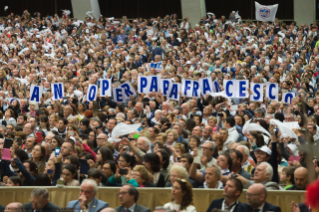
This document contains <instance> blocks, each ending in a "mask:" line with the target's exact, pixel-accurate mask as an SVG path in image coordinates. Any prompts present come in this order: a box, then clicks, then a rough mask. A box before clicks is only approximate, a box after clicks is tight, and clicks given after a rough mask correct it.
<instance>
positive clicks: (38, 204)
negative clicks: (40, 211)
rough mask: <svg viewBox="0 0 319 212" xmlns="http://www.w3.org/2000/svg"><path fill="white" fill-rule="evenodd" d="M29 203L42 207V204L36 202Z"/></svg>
mask: <svg viewBox="0 0 319 212" xmlns="http://www.w3.org/2000/svg"><path fill="white" fill-rule="evenodd" d="M29 202H30V203H31V204H36V205H37V206H38V207H40V206H41V205H42V203H38V202H34V201H32V200H31V199H29Z"/></svg>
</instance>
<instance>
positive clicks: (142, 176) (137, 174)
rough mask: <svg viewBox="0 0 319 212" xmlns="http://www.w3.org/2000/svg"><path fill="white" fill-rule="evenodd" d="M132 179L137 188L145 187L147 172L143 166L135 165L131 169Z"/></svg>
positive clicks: (147, 177)
mask: <svg viewBox="0 0 319 212" xmlns="http://www.w3.org/2000/svg"><path fill="white" fill-rule="evenodd" d="M132 176H133V178H134V179H135V180H136V182H137V183H138V185H139V186H141V185H146V184H147V183H148V182H149V181H150V178H149V172H148V171H147V169H146V167H145V166H143V165H137V166H135V167H134V169H133V174H132Z"/></svg>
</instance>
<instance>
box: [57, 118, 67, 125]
mask: <svg viewBox="0 0 319 212" xmlns="http://www.w3.org/2000/svg"><path fill="white" fill-rule="evenodd" d="M59 121H63V124H64V125H68V123H69V121H68V120H67V119H66V118H60V120H59Z"/></svg>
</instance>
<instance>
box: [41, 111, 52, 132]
mask: <svg viewBox="0 0 319 212" xmlns="http://www.w3.org/2000/svg"><path fill="white" fill-rule="evenodd" d="M40 122H45V123H46V130H50V124H49V119H48V117H47V116H45V115H44V116H40ZM44 137H45V136H44Z"/></svg>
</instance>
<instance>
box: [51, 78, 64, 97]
mask: <svg viewBox="0 0 319 212" xmlns="http://www.w3.org/2000/svg"><path fill="white" fill-rule="evenodd" d="M51 91H52V100H54V101H55V100H60V99H62V98H63V97H64V86H63V83H62V82H60V83H52V84H51Z"/></svg>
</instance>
